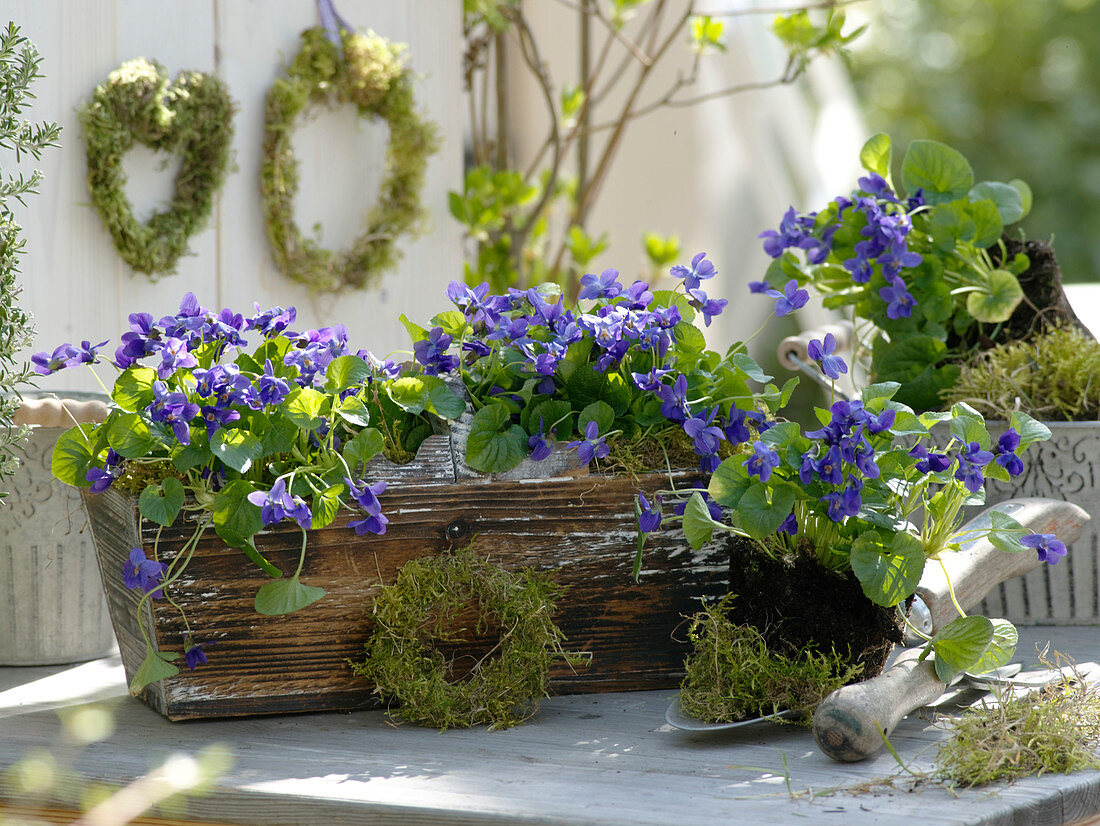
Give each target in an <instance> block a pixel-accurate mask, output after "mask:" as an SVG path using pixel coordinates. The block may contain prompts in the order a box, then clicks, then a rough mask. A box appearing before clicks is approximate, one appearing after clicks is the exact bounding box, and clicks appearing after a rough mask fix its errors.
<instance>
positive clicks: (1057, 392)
mask: <svg viewBox="0 0 1100 826" xmlns="http://www.w3.org/2000/svg"><path fill="white" fill-rule="evenodd" d="M946 400H947V402H948V404H954V403H955V402H958V401H964V402H966V403H967V404H970V405H971V406H973V407H974V408H975V409H977V410H979V411H980V412H982V413H983V414H985V415H987V416H995V417H999V418H1003V419H1007V418H1008V416H1009V415H1010V414H1011V413H1012V411H1014V410H1024V411H1025V412H1027V413H1029V414H1030V415H1031V416H1034V417H1035V418H1037V419H1046V420H1049V421H1094V420H1097V419H1100V342H1098V341H1096V340H1095V339H1093V338H1092V337H1091V336H1089V335H1088V334H1087V333H1085V332H1084V331H1083V330H1080V329H1078V328H1076V327H1070V326H1063V327H1055V328H1052V329H1049V330H1046V331H1044V332H1041V333H1038V334H1037V335H1035V336H1033V337H1032V338H1030V339H1028V340H1026V341H1018V342H1012V343H1009V344H1002V345H999V346H997V347H994V348H993V349H991V350H987V351H985V352H982V353H980V354H978V355H977V356H976V357H975V358H974V359H973V360H972V361H971V362H970V363H969V364H966V365H964V366H963V369H962V372H961V374H960V375H959V379H958V381H957V382H956V383H955V386H954V387H953V388H952V389H951V390H950V391H949V393H948V395H947V397H946Z"/></svg>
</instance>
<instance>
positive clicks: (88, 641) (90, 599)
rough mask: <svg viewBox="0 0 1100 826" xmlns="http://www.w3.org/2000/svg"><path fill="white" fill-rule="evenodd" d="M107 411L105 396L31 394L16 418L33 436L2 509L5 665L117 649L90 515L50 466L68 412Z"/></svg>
mask: <svg viewBox="0 0 1100 826" xmlns="http://www.w3.org/2000/svg"><path fill="white" fill-rule="evenodd" d="M66 410H67V411H68V412H66ZM106 413H107V408H106V406H105V405H104V404H103V402H101V401H92V400H76V399H65V400H63V401H59V400H51V399H27V400H26V401H25V402H24V404H23V405H22V407H21V408H20V410H19V414H18V416H17V418H16V423H17V424H26V425H29V426H30V428H31V433H30V435H29V437H28V439H27V441H26V442H24V443H23V445H22V446H21V449H19V450H17V451H16V453H17V455H18V456H19V459H20V467H19V469H18V471H16V474H15V475H14V476H12V477H11V478H10V479H8V480H5V487H6V488H7V489H8V490H9V491H10V493H9V495H8V497H7V500H6V504H5V505H4V507H3V508H0V665H52V664H56V663H69V662H83V661H85V660H91V659H96V658H98V657H103V656H106V655H108V654H110V653H111V652H113V651H114V650H115V635H114V631H113V630H112V628H111V621H110V617H109V615H108V613H107V603H106V600H105V598H104V595H103V587H102V585H101V583H100V575H99V566H98V563H97V561H96V552H95V547H94V545H93V544H92V537H91V532H90V531H89V529H88V517H87V513H86V511H85V510H84V506H83V504H82V503H81V499H80V494H79V493H77V491H76V490H75V489H73V488H70V487H69V486H68V485H65V484H63V483H62V482H60V481H58V480H57V479H55V478H54V477H53V473H52V472H51V470H50V464H51V459H52V456H53V446H54V443H55V442H56V441H57V438H58V436H60V435H61V434H62V433H64V432H65V430H66V429H68V428H69V427H71V426H72V419H71V418H70V415H69V414H73V415H74V416H75V417H76V418H77V419H79V420H81V421H97V420H98V421H102V419H103V417H105V416H106Z"/></svg>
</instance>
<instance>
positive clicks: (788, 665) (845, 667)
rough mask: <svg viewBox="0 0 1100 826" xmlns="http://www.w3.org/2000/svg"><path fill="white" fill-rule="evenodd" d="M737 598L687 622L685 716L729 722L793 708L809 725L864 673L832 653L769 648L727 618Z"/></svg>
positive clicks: (723, 601)
mask: <svg viewBox="0 0 1100 826" xmlns="http://www.w3.org/2000/svg"><path fill="white" fill-rule="evenodd" d="M736 600H737V597H736V595H733V594H729V595H727V596H725V597H723V598H722V599H721V600H718V601H717V602H712V603H711V604H709V605H705V606H704V608H703V610H702V611H700V612H699V613H697V614H696V615H695V616H694V617H692V618H691V624H690V626H689V629H688V633H689V637H690V639H691V644H692V652H691V654H689V655H688V657H687V659H686V660H685V663H684V670H685V676H684V679H683V682H682V683H681V685H680V707H681V708H682V709H683V711H684V713H686V714H688V715H690V716H692V717H695V718H697V719H700V720H705V721H707V722H715V723H729V722H736V721H738V720H745V719H749V718H752V717H763V716H767V715H771V714H775V713H777V712H780V711H784V710H791V711H794V712H795V713H796V714H797V715H798V717H799V718H800V720H801V721H802V722H805V723H807V724H808V723H809V721H810V719H811V715H812V713H813V710H814V709H815V708H816V707H817V705H818V704H819V703H820V702H821V701H822V700H824V699H825V697H827V696H828V695H829V694H830V693H831V692H833V691H834V690H836V689H837V688H840V687H841V686H842V685H845V684H846V683H849V682H852V681H853V680H855V679H856V678H857V677H858V676H859V675H860V674H861V673H862V671H863V666H862V665H853V664H851V662H849V661H848V658H847V657H845V656H841V655H838V654H837V653H836V652H835V651H828V652H819V651H817V650H815V649H814V648H812V647H807V648H803V649H802V650H800V651H798V652H796V653H794V654H791V655H786V654H783V653H780V652H777V651H774V650H772V649H771V648H770V647H769V646H768V644H767V642H766V641H765V639H764V637H763V635H762V634H761V633H760V632H759V631H757V630H756V629H755V628H753V627H752V626H749V625H738V624H736V623H734V622H732V621H731V620H730V606H731V605H732V604H733V603H734V602H736Z"/></svg>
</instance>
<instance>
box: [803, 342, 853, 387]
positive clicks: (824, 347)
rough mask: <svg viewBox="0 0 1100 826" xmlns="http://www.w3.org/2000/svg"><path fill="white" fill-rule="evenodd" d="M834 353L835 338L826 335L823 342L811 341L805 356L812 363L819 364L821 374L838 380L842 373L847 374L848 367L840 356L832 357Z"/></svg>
mask: <svg viewBox="0 0 1100 826" xmlns="http://www.w3.org/2000/svg"><path fill="white" fill-rule="evenodd" d="M835 352H836V336H834V335H833V334H832V333H826V334H825V340H824V341H818V340H817V339H816V338H815V339H813V340H811V341H810V343H809V345H807V347H806V354H807V355H808V356H809V357H810V358H812V359H813V360H814V361H818V362H821V372H822V373H824V374H825V375H826V376H828V377H829V378H831V379H839V378H840V376H841V374H842V373H847V372H848V365H847V364H845V363H844V359H842V358H841V357H840V356H834V355H833V353H835Z"/></svg>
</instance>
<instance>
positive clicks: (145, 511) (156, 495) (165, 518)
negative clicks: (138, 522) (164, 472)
mask: <svg viewBox="0 0 1100 826" xmlns="http://www.w3.org/2000/svg"><path fill="white" fill-rule="evenodd" d="M183 498H184V496H183V485H182V484H181V483H180V480H179V479H176V478H173V477H171V476H169V477H168V478H167V479H165V480H164V481H162V482H161V483H160V484H159V485H146V486H145V490H143V491H142V492H141V496H139V497H138V510H139V511H140V512H141V515H142V516H144V517H145V518H146V519H148V520H149V521H150V522H156V523H157V524H158V525H164V526H165V527H167V526H169V525H171V524H172V523H173V522H175V521H176V517H177V516H178V515H179V512H180V508H182V507H183Z"/></svg>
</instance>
